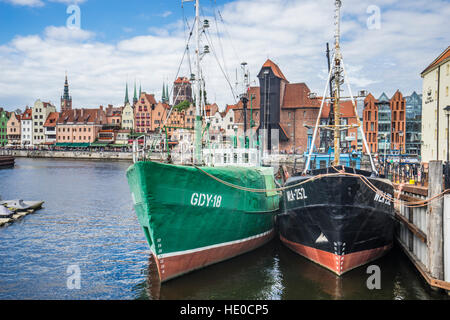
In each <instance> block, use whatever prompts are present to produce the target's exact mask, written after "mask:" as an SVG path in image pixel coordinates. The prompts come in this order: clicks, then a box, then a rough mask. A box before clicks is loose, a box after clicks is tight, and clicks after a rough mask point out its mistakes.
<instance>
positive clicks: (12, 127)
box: [6, 112, 21, 146]
mask: <svg viewBox="0 0 450 320" xmlns="http://www.w3.org/2000/svg"><path fill="white" fill-rule="evenodd" d="M6 133H7V135H8V145H11V146H18V145H20V134H21V130H20V114H16V113H15V112H11V116H10V118H9V120H8V123H7V132H6Z"/></svg>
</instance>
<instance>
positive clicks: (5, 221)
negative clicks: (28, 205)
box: [0, 209, 36, 227]
mask: <svg viewBox="0 0 450 320" xmlns="http://www.w3.org/2000/svg"><path fill="white" fill-rule="evenodd" d="M35 211H36V210H34V209H30V210H27V211H22V212H16V213H15V214H13V215H12V216H11V218H6V219H0V227H3V226H4V225H7V224H10V223H13V222H15V221H17V220H20V219H22V218H23V217H25V216H27V215H29V214H32V213H34V212H35Z"/></svg>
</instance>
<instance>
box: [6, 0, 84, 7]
mask: <svg viewBox="0 0 450 320" xmlns="http://www.w3.org/2000/svg"><path fill="white" fill-rule="evenodd" d="M1 1H3V2H7V3H11V4H13V5H17V6H28V7H42V6H44V5H45V3H44V1H43V0H1ZM49 1H50V2H59V3H65V4H80V3H83V2H86V1H87V0H49Z"/></svg>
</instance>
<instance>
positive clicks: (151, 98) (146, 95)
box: [145, 93, 157, 104]
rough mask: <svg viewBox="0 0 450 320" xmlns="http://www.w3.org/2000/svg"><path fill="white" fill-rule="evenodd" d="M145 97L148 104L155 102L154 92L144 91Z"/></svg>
mask: <svg viewBox="0 0 450 320" xmlns="http://www.w3.org/2000/svg"><path fill="white" fill-rule="evenodd" d="M145 98H146V99H147V101H148V102H149V103H150V104H157V102H156V100H155V95H154V94H147V93H145Z"/></svg>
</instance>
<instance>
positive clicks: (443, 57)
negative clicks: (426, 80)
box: [421, 46, 450, 76]
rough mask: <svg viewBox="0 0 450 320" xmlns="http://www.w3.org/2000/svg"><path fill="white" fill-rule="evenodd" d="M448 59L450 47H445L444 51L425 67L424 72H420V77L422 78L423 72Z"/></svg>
mask: <svg viewBox="0 0 450 320" xmlns="http://www.w3.org/2000/svg"><path fill="white" fill-rule="evenodd" d="M449 58H450V46H449V47H447V49H445V50H444V52H442V53H441V54H440V55H439V56H438V57H437V58H436V59H435V60H434V61H433V62H432V63H431V64H430V65H429V66H428V67H426V69H425V70H423V71H422V73H421V75H422V76H423V75H424V73H425V72H427V71H429V70H431V69H433V68H434V67H436V66H437V65H438V64H440V63H441V62H442V61H444V60H446V59H449Z"/></svg>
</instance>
